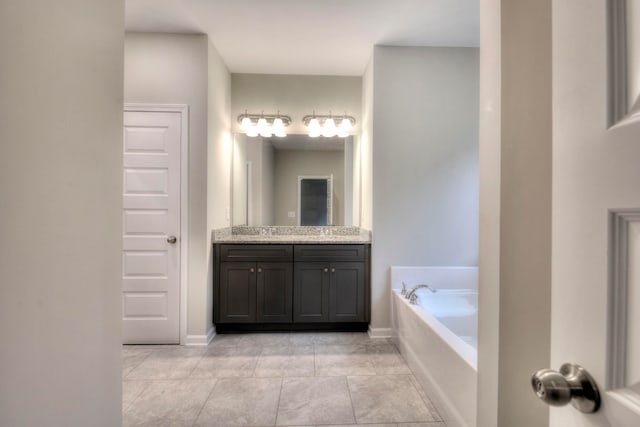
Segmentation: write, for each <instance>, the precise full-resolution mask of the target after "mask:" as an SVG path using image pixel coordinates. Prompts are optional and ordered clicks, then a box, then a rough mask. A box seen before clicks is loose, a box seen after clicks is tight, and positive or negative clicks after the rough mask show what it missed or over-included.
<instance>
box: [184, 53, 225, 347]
mask: <svg viewBox="0 0 640 427" xmlns="http://www.w3.org/2000/svg"><path fill="white" fill-rule="evenodd" d="M207 50H208V55H207V63H208V67H207V77H208V90H207V92H208V111H207V135H208V138H207V159H206V161H207V164H206V174H207V188H206V208H207V224H206V229H205V234H204V241H203V244H204V245H205V247H206V251H207V254H206V262H207V271H206V281H205V283H204V289H201V291H202V290H204V292H199V293H197V294H196V295H190V299H191V297H193V300H194V304H195V307H194V305H191V304H190V308H189V310H190V311H189V313H190V317H191V314H192V311H193V310H194V309H195V310H197V311H193V315H194V317H192V318H193V319H194V321H196V322H197V325H198V326H199V325H200V322H201V319H203V318H204V317H206V329H205V330H204V331H206V333H207V337H211V334H210V333H211V330H212V328H213V287H212V286H211V283H213V282H212V280H213V276H212V275H213V257H212V255H211V248H212V247H211V245H210V241H209V236H210V234H209V233H210V232H211V230H213V229H216V228H223V227H228V226H230V225H231V213H230V210H231V156H232V152H233V140H232V138H231V123H230V120H231V118H230V111H231V74H229V70H228V69H227V66H226V65H225V64H224V62H223V61H222V58H221V57H220V54H219V53H218V51H217V50H216V48H215V46H214V45H213V44H212V43H211V41H209V42H208V49H207ZM198 284H201V282H198ZM203 299H204V301H206V303H204V304H203V303H202V300H203ZM194 333H195V334H197V335H198V338H199V339H200V340H201V339H202V338H203V337H202V332H201V330H200V329H198V330H195V331H194Z"/></svg>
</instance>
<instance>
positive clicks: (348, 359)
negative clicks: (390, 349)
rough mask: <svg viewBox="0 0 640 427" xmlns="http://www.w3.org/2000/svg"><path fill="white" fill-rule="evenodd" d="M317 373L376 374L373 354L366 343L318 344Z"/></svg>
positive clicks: (335, 374) (336, 374) (338, 374)
mask: <svg viewBox="0 0 640 427" xmlns="http://www.w3.org/2000/svg"><path fill="white" fill-rule="evenodd" d="M315 351H316V375H317V376H342V375H375V374H376V371H375V369H374V366H373V362H372V359H371V355H370V353H369V351H368V350H367V347H366V346H364V345H316V346H315Z"/></svg>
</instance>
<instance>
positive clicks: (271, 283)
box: [256, 262, 293, 323]
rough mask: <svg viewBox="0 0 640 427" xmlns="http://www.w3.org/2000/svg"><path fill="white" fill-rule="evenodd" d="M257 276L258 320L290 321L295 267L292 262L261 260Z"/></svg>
mask: <svg viewBox="0 0 640 427" xmlns="http://www.w3.org/2000/svg"><path fill="white" fill-rule="evenodd" d="M257 273H258V274H257V276H256V286H257V295H258V298H257V305H258V308H257V319H258V322H273V323H285V322H286V323H290V322H291V320H292V317H293V314H292V303H293V301H292V294H293V267H292V264H291V263H290V262H288V263H282V262H261V263H260V262H259V263H258V270H257Z"/></svg>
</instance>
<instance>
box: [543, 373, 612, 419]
mask: <svg viewBox="0 0 640 427" xmlns="http://www.w3.org/2000/svg"><path fill="white" fill-rule="evenodd" d="M531 387H532V388H533V391H534V393H535V394H536V396H538V397H539V398H540V400H542V401H543V402H545V403H547V404H549V405H552V406H564V405H566V404H567V403H569V402H571V404H572V405H573V407H574V408H576V409H577V410H579V411H581V412H585V413H592V412H596V411H597V410H598V408H600V392H599V391H598V385H597V384H596V382H595V380H594V379H593V377H592V376H591V375H590V374H589V373H588V372H587V370H586V369H584V368H583V367H582V366H580V365H575V364H573V363H565V364H564V365H562V366H561V367H560V372H556V371H553V370H551V369H540V370H539V371H536V372H534V373H533V375H531Z"/></svg>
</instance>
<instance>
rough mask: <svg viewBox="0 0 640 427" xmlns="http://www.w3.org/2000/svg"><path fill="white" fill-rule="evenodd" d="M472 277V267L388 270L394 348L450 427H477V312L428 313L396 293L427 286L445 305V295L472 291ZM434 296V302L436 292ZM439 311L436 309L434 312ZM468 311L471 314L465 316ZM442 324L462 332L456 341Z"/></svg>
mask: <svg viewBox="0 0 640 427" xmlns="http://www.w3.org/2000/svg"><path fill="white" fill-rule="evenodd" d="M477 277H478V271H477V268H476V267H392V268H391V284H392V292H391V316H392V326H393V335H394V342H395V343H396V344H397V346H398V348H399V349H400V352H401V353H402V355H403V356H404V358H405V359H406V360H407V362H408V364H409V366H410V367H411V369H412V371H413V372H414V373H415V375H416V378H417V379H418V381H419V382H420V383H421V385H422V386H423V387H424V389H425V390H427V392H428V393H429V396H430V397H431V398H432V399H433V402H434V404H435V406H436V408H437V409H438V412H439V413H440V414H441V416H442V418H443V420H444V421H445V422H446V423H447V425H448V426H449V427H473V426H475V425H476V396H477V392H476V388H477V350H476V348H474V347H473V345H472V344H473V341H474V339H473V337H474V336H477V335H476V333H477V309H475V310H474V309H472V308H470V307H468V306H464V307H459V309H456V308H455V307H453V308H449V312H448V313H445V312H437V313H436V312H434V313H430V312H429V311H428V310H427V309H426V308H425V307H422V306H420V305H411V304H409V302H408V301H407V300H406V298H405V297H403V296H402V295H401V294H400V290H401V289H402V282H405V283H406V284H407V288H408V289H411V288H412V287H413V286H415V285H417V284H428V285H429V286H431V287H433V288H434V289H436V290H437V289H440V290H442V291H441V293H442V295H443V296H444V297H445V299H448V296H447V294H456V290H462V289H464V290H465V291H461V292H462V293H464V294H468V293H472V292H473V291H477V289H478V284H477V283H478V279H477ZM469 290H471V292H470V291H469ZM452 291H453V292H452ZM425 292H426V293H429V291H428V290H425ZM419 295H420V294H419ZM435 295H436V298H437V292H436V294H435ZM422 298H429V295H426V294H424V295H423V296H422ZM463 303H464V301H463ZM425 305H427V306H428V304H425ZM444 305H446V304H440V305H438V310H439V311H442V310H443V308H444ZM470 309H471V310H472V311H475V312H474V313H469V310H470ZM462 314H463V315H462ZM439 318H440V319H439ZM462 322H467V323H471V324H466V325H463V324H461V323H462ZM474 322H475V323H474ZM446 323H450V325H451V327H452V329H453V330H456V329H458V330H459V333H460V331H463V332H461V336H457V335H456V334H455V333H454V332H453V330H452V329H449V328H447V326H445V325H446Z"/></svg>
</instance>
